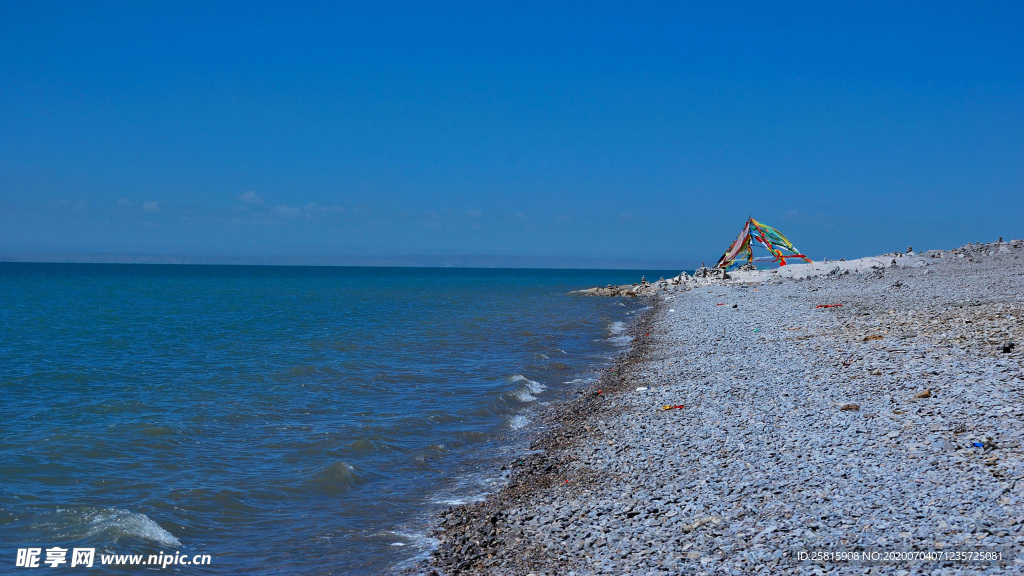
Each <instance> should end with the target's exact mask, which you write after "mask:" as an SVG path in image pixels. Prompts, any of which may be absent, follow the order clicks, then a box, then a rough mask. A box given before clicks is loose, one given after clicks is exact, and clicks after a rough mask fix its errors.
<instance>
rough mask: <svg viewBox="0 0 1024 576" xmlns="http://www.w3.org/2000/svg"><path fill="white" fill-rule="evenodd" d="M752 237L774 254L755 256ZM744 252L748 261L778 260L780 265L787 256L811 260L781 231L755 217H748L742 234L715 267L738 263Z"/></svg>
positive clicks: (725, 266) (782, 264)
mask: <svg viewBox="0 0 1024 576" xmlns="http://www.w3.org/2000/svg"><path fill="white" fill-rule="evenodd" d="M752 239H753V240H755V241H757V243H758V244H760V245H761V246H764V247H765V248H766V249H767V250H768V251H769V252H771V254H772V255H771V256H770V257H769V256H761V257H758V258H754V250H753V247H752V246H751V240H752ZM783 250H785V251H786V252H789V254H784V253H783ZM744 254H745V255H746V260H747V263H751V262H778V263H779V266H785V265H786V258H803V259H804V260H805V261H807V262H810V261H811V259H810V258H808V257H807V256H804V255H803V254H801V253H800V251H799V250H797V249H796V247H794V246H793V244H792V243H791V242H790V241H789V240H788V239H787V238H786V237H785V236H783V235H782V233H781V232H779V231H778V230H776V229H775V228H772V227H771V226H767V225H765V224H762V223H760V222H758V221H757V220H754V219H753V218H748V219H747V223H746V224H744V225H743V231H741V232H740V235H739V236H737V237H736V240H735V241H734V242H733V243H732V245H731V246H729V249H728V250H726V251H725V254H723V255H722V257H721V258H720V259H719V260H718V264H715V268H724V269H728V268H729V267H730V266H732V265H734V264H736V260H738V259H741V257H742V256H743V255H744Z"/></svg>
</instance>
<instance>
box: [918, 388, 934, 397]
mask: <svg viewBox="0 0 1024 576" xmlns="http://www.w3.org/2000/svg"><path fill="white" fill-rule="evenodd" d="M931 397H932V390H931V388H929V389H927V390H924V391H923V392H918V393H917V394H914V398H931Z"/></svg>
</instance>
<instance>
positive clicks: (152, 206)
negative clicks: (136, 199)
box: [142, 200, 160, 212]
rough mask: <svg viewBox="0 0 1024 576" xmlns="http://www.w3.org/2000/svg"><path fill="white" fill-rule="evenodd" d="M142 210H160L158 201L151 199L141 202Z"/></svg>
mask: <svg viewBox="0 0 1024 576" xmlns="http://www.w3.org/2000/svg"><path fill="white" fill-rule="evenodd" d="M142 211H143V212H159V211H160V203H159V202H157V201H156V200H151V201H149V202H143V203H142Z"/></svg>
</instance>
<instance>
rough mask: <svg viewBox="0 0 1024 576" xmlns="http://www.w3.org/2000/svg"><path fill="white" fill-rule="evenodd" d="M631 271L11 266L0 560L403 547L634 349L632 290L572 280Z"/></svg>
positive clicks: (309, 563) (491, 483)
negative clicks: (541, 408) (53, 551)
mask: <svg viewBox="0 0 1024 576" xmlns="http://www.w3.org/2000/svg"><path fill="white" fill-rule="evenodd" d="M642 273H644V272H641V271H575V270H489V269H472V270H470V269H424V268H419V269H417V268H332V267H260V266H155V265H98V264H17V263H0V566H6V568H3V569H0V572H4V573H7V572H13V571H14V570H16V568H15V563H16V555H17V550H18V549H19V548H27V547H39V548H42V549H43V552H42V556H41V561H45V559H46V549H48V548H52V547H63V548H67V549H69V550H71V549H73V548H76V547H82V548H89V547H91V548H95V550H96V558H95V564H94V567H93V568H92V569H91V570H88V573H90V574H93V573H96V574H104V573H124V572H141V571H143V569H142V568H139V569H128V568H126V567H124V566H121V567H101V566H99V564H100V560H99V557H100V554H101V553H117V554H130V553H137V554H143V555H149V554H159V553H161V552H162V553H164V554H165V556H166V555H174V554H178V555H186V556H190V557H191V556H193V555H196V554H208V555H210V557H211V564H210V565H209V566H201V567H195V566H177V567H175V568H173V569H172V568H168V570H173V571H174V573H180V574H204V575H209V574H238V573H273V574H285V575H290V574H367V573H369V574H375V573H387V572H390V571H394V570H396V569H398V568H401V567H402V566H405V565H408V563H409V562H411V561H412V560H414V559H416V558H418V557H422V556H423V555H424V554H426V553H428V552H429V550H430V548H431V546H432V542H431V541H430V540H429V539H428V538H427V537H426V536H425V534H426V533H427V531H428V530H429V528H430V526H431V524H432V522H433V519H434V517H435V515H436V513H437V512H438V511H439V510H440V509H443V508H445V507H446V506H448V505H450V504H453V503H459V502H465V501H469V500H472V499H475V498H480V497H481V496H482V495H483V494H485V493H487V492H488V491H489V490H493V489H494V488H495V486H497V485H499V484H500V482H501V480H502V479H501V477H500V476H499V474H500V472H499V471H498V470H499V464H500V463H501V462H504V461H508V460H510V459H511V458H513V457H514V456H515V455H516V454H518V453H521V451H522V450H524V448H525V442H526V434H527V433H528V432H529V431H530V429H531V418H532V417H533V416H532V415H533V413H534V410H536V407H537V406H538V405H539V404H540V403H544V402H552V401H557V400H558V399H560V398H565V397H566V396H568V395H570V394H571V393H572V392H573V391H575V390H578V389H579V388H580V387H581V386H583V385H585V384H586V382H587V381H588V380H590V379H593V378H594V377H595V375H596V373H595V371H596V370H597V369H599V368H600V367H601V366H602V365H605V364H606V363H607V361H608V359H609V358H610V357H612V356H613V355H615V354H616V353H617V352H618V351H620V350H621V348H622V346H624V345H625V344H626V342H627V338H626V337H624V336H623V335H622V334H621V332H622V330H623V327H624V326H625V325H626V324H627V323H628V322H629V320H630V318H631V315H632V314H635V313H636V312H637V311H638V309H639V306H640V303H638V302H628V301H627V302H623V301H621V300H619V299H611V298H593V297H582V296H574V295H570V294H569V292H570V291H571V290H574V289H578V288H583V287H589V286H595V285H605V284H609V283H613V284H615V283H626V282H634V281H637V280H639V278H640V275H641V274H642ZM677 273H678V271H647V272H646V274H647V277H648V278H650V279H653V278H657V277H658V276H661V275H664V276H666V277H668V276H669V275H674V274H677ZM70 559H71V552H70V551H69V553H68V556H67V560H68V561H69V562H68V563H70ZM40 565H41V566H45V565H44V564H42V562H41V563H40ZM63 567H64V568H65V570H52V569H51V568H49V567H46V568H45V570H46V571H47V573H49V572H62V571H66V572H68V573H72V572H73V573H81V571H82V570H83V568H81V567H76V568H70V567H69V566H68V564H65V565H63ZM150 569H151V568H150Z"/></svg>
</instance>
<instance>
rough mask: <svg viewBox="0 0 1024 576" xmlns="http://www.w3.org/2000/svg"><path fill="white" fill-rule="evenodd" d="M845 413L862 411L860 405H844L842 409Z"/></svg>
mask: <svg viewBox="0 0 1024 576" xmlns="http://www.w3.org/2000/svg"><path fill="white" fill-rule="evenodd" d="M839 409H840V410H842V411H843V412H851V411H856V410H860V404H843V405H842V406H841V407H840V408H839Z"/></svg>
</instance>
